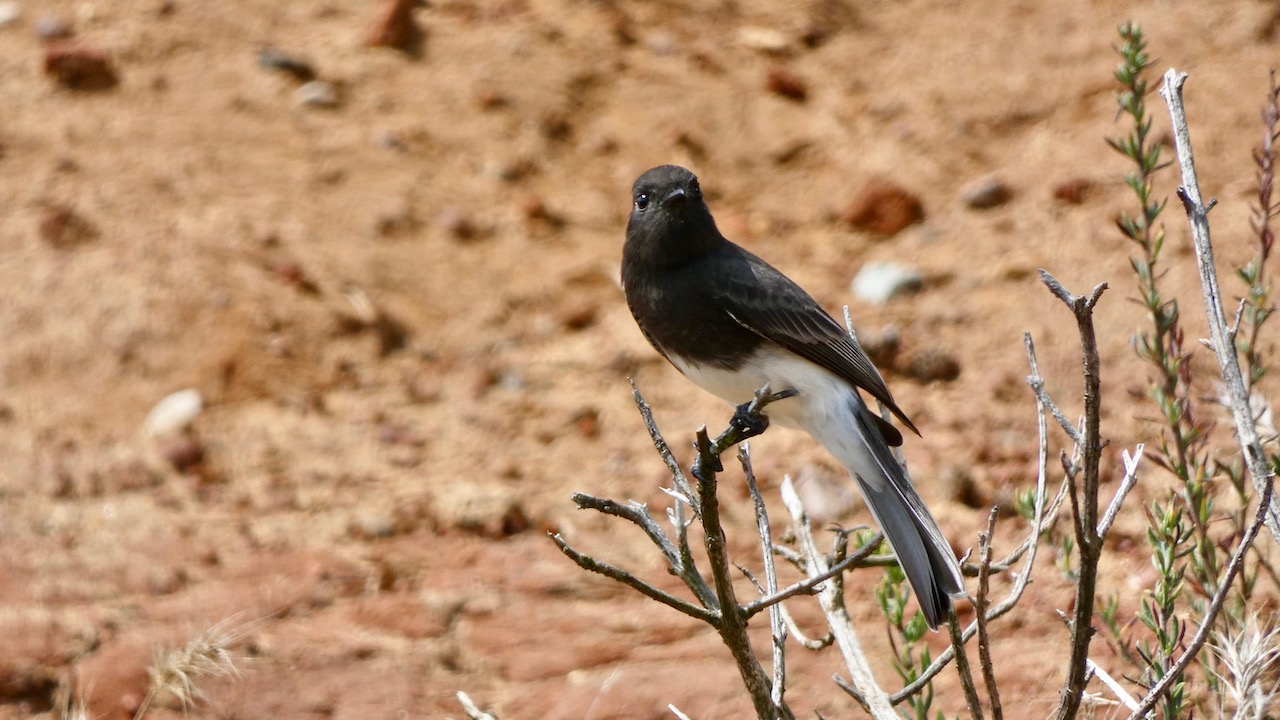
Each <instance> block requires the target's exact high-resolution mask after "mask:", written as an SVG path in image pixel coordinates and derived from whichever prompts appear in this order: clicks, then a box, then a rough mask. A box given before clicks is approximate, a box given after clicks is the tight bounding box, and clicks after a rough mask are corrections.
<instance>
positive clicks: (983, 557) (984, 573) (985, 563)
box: [973, 508, 1004, 720]
mask: <svg viewBox="0 0 1280 720" xmlns="http://www.w3.org/2000/svg"><path fill="white" fill-rule="evenodd" d="M996 511H997V508H991V514H990V515H988V516H987V531H986V532H985V533H982V534H980V535H978V558H979V559H978V568H979V570H978V594H977V596H976V597H975V598H974V602H973V607H974V610H975V611H976V613H975V614H976V615H977V617H976V618H974V619H975V620H977V622H978V664H979V665H980V666H981V667H982V682H983V684H984V685H986V688H987V702H988V703H989V704H990V706H991V720H1003V718H1004V709H1003V708H1002V707H1001V705H1000V691H999V690H998V689H997V688H996V672H995V667H994V665H992V662H991V637H990V636H989V635H988V634H987V604H988V600H987V592H988V591H989V590H990V578H991V540H992V538H993V537H994V536H995V531H996Z"/></svg>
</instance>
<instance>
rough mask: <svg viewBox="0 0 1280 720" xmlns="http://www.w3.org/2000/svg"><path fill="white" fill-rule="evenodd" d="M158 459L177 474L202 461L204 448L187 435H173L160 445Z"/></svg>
mask: <svg viewBox="0 0 1280 720" xmlns="http://www.w3.org/2000/svg"><path fill="white" fill-rule="evenodd" d="M159 450H160V457H162V458H164V460H165V462H167V463H169V465H170V466H171V467H172V468H173V469H174V470H177V471H178V472H186V471H188V470H190V469H191V468H193V467H195V466H196V465H199V464H200V463H201V461H203V460H204V447H203V446H202V445H200V442H199V441H198V440H196V439H195V438H193V437H190V436H189V435H174V436H172V437H170V438H168V439H166V440H164V441H163V442H162V443H161V445H160V448H159Z"/></svg>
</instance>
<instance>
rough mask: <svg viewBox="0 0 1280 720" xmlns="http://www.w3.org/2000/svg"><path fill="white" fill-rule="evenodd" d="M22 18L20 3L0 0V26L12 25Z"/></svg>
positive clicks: (11, 0) (12, 0)
mask: <svg viewBox="0 0 1280 720" xmlns="http://www.w3.org/2000/svg"><path fill="white" fill-rule="evenodd" d="M21 19H22V4H21V3H18V2H14V0H4V1H3V2H0V27H4V26H6V25H12V24H14V23H16V22H18V20H21Z"/></svg>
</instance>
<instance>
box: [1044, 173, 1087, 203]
mask: <svg viewBox="0 0 1280 720" xmlns="http://www.w3.org/2000/svg"><path fill="white" fill-rule="evenodd" d="M1092 191H1093V183H1092V182H1090V181H1089V180H1088V179H1086V178H1072V179H1070V180H1064V181H1063V182H1060V183H1058V184H1057V185H1055V186H1054V188H1053V197H1054V199H1055V200H1061V201H1062V202H1064V203H1066V204H1068V205H1079V204H1081V203H1083V202H1084V201H1085V199H1086V198H1088V197H1089V193H1090V192H1092Z"/></svg>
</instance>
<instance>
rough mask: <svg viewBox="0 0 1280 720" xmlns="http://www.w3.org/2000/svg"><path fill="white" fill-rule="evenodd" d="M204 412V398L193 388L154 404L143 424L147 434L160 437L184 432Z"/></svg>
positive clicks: (180, 391)
mask: <svg viewBox="0 0 1280 720" xmlns="http://www.w3.org/2000/svg"><path fill="white" fill-rule="evenodd" d="M202 410H204V398H202V397H201V396H200V391H199V390H196V389H195V388H187V389H186V390H179V391H178V392H176V393H173V394H172V395H169V396H168V397H166V398H165V399H163V400H161V401H160V402H158V403H156V406H155V407H153V408H151V412H149V413H147V421H146V423H145V424H144V427H145V428H146V431H147V434H148V435H150V436H152V437H160V436H162V435H169V434H171V433H175V432H178V431H180V430H185V429H187V428H188V427H190V426H191V423H193V422H195V421H196V418H197V417H199V416H200V412H201V411H202Z"/></svg>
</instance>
